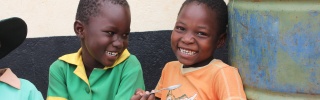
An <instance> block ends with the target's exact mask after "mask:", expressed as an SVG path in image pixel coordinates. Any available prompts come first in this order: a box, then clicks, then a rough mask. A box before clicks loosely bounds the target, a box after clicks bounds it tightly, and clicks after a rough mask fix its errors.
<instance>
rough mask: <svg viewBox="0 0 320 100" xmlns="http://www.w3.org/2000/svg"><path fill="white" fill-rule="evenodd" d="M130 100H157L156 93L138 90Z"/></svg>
mask: <svg viewBox="0 0 320 100" xmlns="http://www.w3.org/2000/svg"><path fill="white" fill-rule="evenodd" d="M130 100H155V96H154V93H150V92H149V91H143V90H141V89H137V90H136V92H135V93H134V95H133V96H132V97H131V99H130Z"/></svg>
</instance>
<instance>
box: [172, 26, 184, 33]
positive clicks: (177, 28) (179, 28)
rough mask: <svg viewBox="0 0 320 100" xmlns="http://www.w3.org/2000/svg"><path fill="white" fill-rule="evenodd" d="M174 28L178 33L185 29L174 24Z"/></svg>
mask: <svg viewBox="0 0 320 100" xmlns="http://www.w3.org/2000/svg"><path fill="white" fill-rule="evenodd" d="M175 30H176V31H177V32H179V33H180V32H183V31H185V30H186V29H185V28H183V27H180V26H176V28H175Z"/></svg>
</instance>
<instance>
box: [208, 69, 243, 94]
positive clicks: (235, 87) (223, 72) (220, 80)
mask: <svg viewBox="0 0 320 100" xmlns="http://www.w3.org/2000/svg"><path fill="white" fill-rule="evenodd" d="M215 80H216V81H215V84H214V89H215V92H216V95H217V96H218V98H219V100H246V95H245V93H244V90H243V84H242V81H241V78H240V75H239V73H238V70H237V68H233V67H223V68H221V69H220V70H219V71H218V72H217V74H216V78H215Z"/></svg>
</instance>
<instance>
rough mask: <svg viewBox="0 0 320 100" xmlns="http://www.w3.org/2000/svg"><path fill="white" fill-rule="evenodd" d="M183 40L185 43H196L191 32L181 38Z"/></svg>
mask: <svg viewBox="0 0 320 100" xmlns="http://www.w3.org/2000/svg"><path fill="white" fill-rule="evenodd" d="M181 41H182V42H183V43H186V44H191V43H194V41H195V40H194V37H193V35H192V34H191V33H186V34H185V35H184V36H183V37H182V39H181Z"/></svg>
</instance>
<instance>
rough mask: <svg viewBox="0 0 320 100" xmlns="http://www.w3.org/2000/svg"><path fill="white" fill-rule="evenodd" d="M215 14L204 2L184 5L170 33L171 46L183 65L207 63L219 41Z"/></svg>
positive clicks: (202, 64) (197, 65)
mask: <svg viewBox="0 0 320 100" xmlns="http://www.w3.org/2000/svg"><path fill="white" fill-rule="evenodd" d="M218 28H219V27H218V21H217V14H216V13H214V12H213V11H211V9H210V8H208V7H207V6H206V5H204V4H198V3H197V2H193V3H190V4H187V5H185V6H184V7H183V8H182V9H181V11H180V13H179V15H178V17H177V21H176V24H175V27H174V30H173V31H172V34H171V47H172V50H173V52H174V53H175V55H176V57H177V59H178V60H179V62H181V63H182V64H184V66H185V67H188V66H191V67H199V66H204V65H207V64H208V63H209V62H210V61H211V60H212V59H213V53H214V51H215V49H216V48H217V45H218V43H219V41H218V40H219V39H220V34H219V33H218V32H219V29H218Z"/></svg>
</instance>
